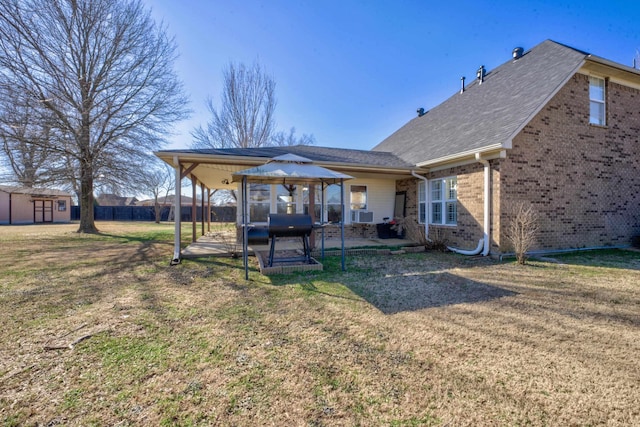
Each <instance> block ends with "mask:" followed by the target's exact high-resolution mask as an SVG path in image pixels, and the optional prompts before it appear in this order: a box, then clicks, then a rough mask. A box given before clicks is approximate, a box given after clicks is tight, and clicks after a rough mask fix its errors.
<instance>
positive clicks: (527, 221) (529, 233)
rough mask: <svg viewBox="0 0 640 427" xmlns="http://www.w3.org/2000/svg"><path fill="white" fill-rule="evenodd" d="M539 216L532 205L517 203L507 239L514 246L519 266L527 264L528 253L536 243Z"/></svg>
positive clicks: (513, 210) (512, 214)
mask: <svg viewBox="0 0 640 427" xmlns="http://www.w3.org/2000/svg"><path fill="white" fill-rule="evenodd" d="M538 230H539V225H538V215H537V214H536V212H535V211H534V210H533V207H532V206H531V205H526V204H524V203H516V204H515V205H514V207H513V209H512V212H511V221H510V222H509V223H508V225H507V233H506V237H507V239H508V240H509V241H510V242H511V244H512V245H513V250H514V252H515V254H516V259H517V261H518V264H523V265H524V264H525V262H526V260H527V252H528V251H529V250H530V249H531V247H532V246H533V244H534V243H535V240H536V236H537V234H538Z"/></svg>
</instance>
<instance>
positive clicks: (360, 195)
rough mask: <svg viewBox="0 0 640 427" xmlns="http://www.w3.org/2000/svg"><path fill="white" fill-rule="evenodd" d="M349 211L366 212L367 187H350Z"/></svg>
mask: <svg viewBox="0 0 640 427" xmlns="http://www.w3.org/2000/svg"><path fill="white" fill-rule="evenodd" d="M351 210H352V211H366V210H367V186H366V185H352V186H351Z"/></svg>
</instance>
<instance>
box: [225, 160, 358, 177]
mask: <svg viewBox="0 0 640 427" xmlns="http://www.w3.org/2000/svg"><path fill="white" fill-rule="evenodd" d="M243 176H246V177H247V179H248V180H249V181H251V182H256V183H263V184H302V183H309V182H314V181H320V182H324V183H329V184H335V183H338V182H340V181H341V180H346V179H352V178H353V177H352V176H351V175H346V174H343V173H340V172H336V171H332V170H330V169H327V168H324V167H322V166H318V165H314V164H313V163H312V161H311V160H309V159H307V158H305V157H301V156H298V155H295V154H291V153H288V154H283V155H281V156H277V157H274V158H273V159H271V160H269V161H268V162H267V163H265V164H264V165H260V166H256V167H253V168H250V169H244V170H241V171H238V172H234V173H233V175H232V178H233V181H234V182H239V181H242V177H243Z"/></svg>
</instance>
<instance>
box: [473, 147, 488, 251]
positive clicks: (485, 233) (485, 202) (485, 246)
mask: <svg viewBox="0 0 640 427" xmlns="http://www.w3.org/2000/svg"><path fill="white" fill-rule="evenodd" d="M476 160H477V161H478V162H480V163H481V164H482V166H484V236H483V237H484V250H483V251H482V256H487V255H489V249H490V242H489V234H490V233H491V217H490V215H491V166H490V165H489V161H488V160H485V159H483V158H482V157H481V156H480V153H476Z"/></svg>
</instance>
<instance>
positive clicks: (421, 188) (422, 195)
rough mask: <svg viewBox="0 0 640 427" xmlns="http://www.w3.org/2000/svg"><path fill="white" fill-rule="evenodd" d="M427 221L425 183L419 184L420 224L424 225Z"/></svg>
mask: <svg viewBox="0 0 640 427" xmlns="http://www.w3.org/2000/svg"><path fill="white" fill-rule="evenodd" d="M426 220H427V200H426V193H425V184H424V181H422V180H421V181H420V182H418V222H419V223H420V224H424V222H425V221H426Z"/></svg>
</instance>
